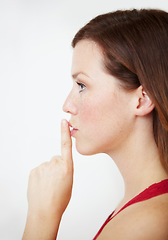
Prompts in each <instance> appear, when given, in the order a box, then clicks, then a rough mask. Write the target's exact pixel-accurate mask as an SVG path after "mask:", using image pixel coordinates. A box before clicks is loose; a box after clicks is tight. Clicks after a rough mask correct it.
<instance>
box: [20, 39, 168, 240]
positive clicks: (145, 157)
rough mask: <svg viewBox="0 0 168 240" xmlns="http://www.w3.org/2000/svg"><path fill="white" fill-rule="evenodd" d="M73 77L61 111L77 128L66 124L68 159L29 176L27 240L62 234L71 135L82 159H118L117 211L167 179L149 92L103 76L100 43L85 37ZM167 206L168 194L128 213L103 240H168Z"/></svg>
mask: <svg viewBox="0 0 168 240" xmlns="http://www.w3.org/2000/svg"><path fill="white" fill-rule="evenodd" d="M81 56H82V57H81ZM72 78H73V88H72V90H71V92H70V94H69V96H68V97H67V99H66V101H65V103H64V106H63V110H64V111H65V112H67V113H70V115H71V118H70V123H69V125H71V126H72V127H73V128H75V131H74V130H73V131H71V132H70V129H69V126H68V123H67V121H66V120H64V121H63V122H62V125H61V129H62V130H61V132H62V144H61V146H62V155H61V156H60V157H55V158H54V159H52V160H51V161H50V162H48V163H45V164H42V165H41V166H39V167H37V168H36V169H34V170H33V171H32V173H31V174H30V179H29V187H28V203H29V209H28V217H27V224H26V227H25V232H24V235H23V240H30V239H31V240H35V239H36V240H38V239H40V240H52V239H55V238H56V236H57V232H58V228H59V224H60V221H61V217H62V214H63V212H64V211H65V209H66V207H67V205H68V202H69V200H70V197H71V191H72V183H73V161H72V142H71V135H72V136H73V137H74V138H75V140H76V148H77V150H78V152H80V153H81V154H83V155H91V154H96V153H100V152H103V153H106V154H108V155H109V156H110V157H111V158H112V159H113V160H114V161H115V162H116V164H117V166H118V168H119V170H120V171H121V174H122V175H123V178H124V181H125V196H124V198H123V200H122V202H121V203H120V204H119V206H118V207H117V209H116V210H115V211H116V212H117V211H118V210H119V209H120V208H121V207H122V206H123V205H124V204H125V203H126V202H127V201H129V200H130V199H131V198H133V197H134V196H135V195H137V194H138V193H140V192H141V191H143V190H144V189H145V188H146V187H148V186H149V185H151V184H153V183H155V182H159V181H161V180H162V179H165V178H168V174H167V172H166V170H165V169H164V168H163V166H162V165H161V163H160V159H159V153H158V149H157V146H156V144H155V141H154V136H153V116H152V110H153V108H154V105H153V103H152V101H151V100H150V98H147V97H146V94H145V92H144V89H143V87H142V86H140V87H139V88H137V89H135V90H132V91H126V90H124V89H123V88H122V87H121V85H120V83H119V80H118V79H116V78H114V77H113V76H111V75H109V74H108V73H107V72H106V71H105V69H104V67H103V55H102V53H101V49H100V48H99V46H98V45H97V44H96V43H94V42H92V41H88V40H81V41H80V42H79V43H78V44H77V45H76V47H75V49H74V53H73V60H72ZM147 146H148V147H147ZM46 191H47V192H46ZM35 193H36V194H35ZM167 201H168V194H164V195H162V196H158V197H155V198H152V199H150V200H146V201H145V202H141V203H137V204H134V205H132V206H130V207H128V208H126V209H125V210H124V211H122V212H120V213H119V214H118V215H117V216H116V217H115V218H114V219H113V220H112V221H110V222H109V223H108V224H107V225H106V227H105V228H104V229H103V231H102V233H101V234H100V236H99V237H98V240H101V239H103V240H104V239H106V240H108V239H117V240H125V239H129V240H133V239H137V240H142V239H143V240H145V239H146V240H150V239H151V240H157V239H158V240H159V239H162V240H166V239H168V231H167V225H168V220H167V219H168V206H167ZM156 226H157V227H156Z"/></svg>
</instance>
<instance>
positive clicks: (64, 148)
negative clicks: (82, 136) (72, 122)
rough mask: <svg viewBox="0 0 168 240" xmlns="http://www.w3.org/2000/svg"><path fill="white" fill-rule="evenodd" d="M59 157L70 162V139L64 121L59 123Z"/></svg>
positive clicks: (68, 130)
mask: <svg viewBox="0 0 168 240" xmlns="http://www.w3.org/2000/svg"><path fill="white" fill-rule="evenodd" d="M61 156H62V159H63V160H65V161H71V160H72V139H71V134H70V129H69V125H68V122H67V121H66V120H65V119H63V120H62V121H61Z"/></svg>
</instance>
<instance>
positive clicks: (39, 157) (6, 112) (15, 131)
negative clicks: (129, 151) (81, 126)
mask: <svg viewBox="0 0 168 240" xmlns="http://www.w3.org/2000/svg"><path fill="white" fill-rule="evenodd" d="M143 7H148V8H161V9H163V10H166V11H167V10H168V3H167V2H166V1H165V0H163V1H162V0H160V1H157V2H156V1H153V0H141V1H139V0H138V1H136V0H129V1H127V0H125V1H124V0H118V1H112V0H103V1H97V0H92V1H91V0H85V1H80V0H55V1H51V0H45V1H44V0H22V1H21V0H20V1H19V0H6V1H5V0H4V1H3V0H0V240H10V239H12V240H19V239H21V237H22V233H23V230H24V225H25V220H26V212H27V196H26V194H27V183H28V176H29V172H30V170H31V169H32V168H33V167H35V166H37V165H39V164H40V163H42V162H44V161H49V160H50V159H51V157H52V156H53V155H55V154H60V121H61V119H62V118H64V117H66V118H67V119H69V116H67V115H66V114H64V113H63V112H62V104H63V102H64V100H65V98H66V96H67V94H68V92H69V90H70V88H71V84H72V83H71V82H72V81H71V75H70V68H71V56H72V49H71V40H72V38H73V36H74V34H75V33H76V31H77V30H78V29H79V28H80V27H82V26H83V25H84V24H86V23H87V22H88V21H89V20H90V19H91V18H93V17H95V16H96V15H98V14H101V13H105V12H109V11H113V10H116V9H128V8H143ZM73 152H74V164H75V177H74V189H73V195H72V199H71V202H70V205H69V207H68V209H67V211H66V213H65V214H64V216H63V219H62V222H61V226H60V231H59V235H58V240H79V239H80V240H91V239H92V238H93V236H94V235H95V234H96V232H97V231H98V229H99V227H100V225H101V224H102V223H103V221H104V220H105V219H106V217H107V216H108V215H109V214H110V213H111V212H112V211H113V209H114V208H115V207H116V205H117V204H118V203H119V201H120V200H121V198H122V196H123V192H124V184H123V180H122V178H121V176H120V174H119V172H118V170H117V168H116V166H115V165H114V163H113V161H112V160H111V159H110V158H109V157H108V156H106V155H103V154H99V155H96V156H91V157H84V156H81V155H79V154H78V153H77V152H76V150H75V148H74V147H73Z"/></svg>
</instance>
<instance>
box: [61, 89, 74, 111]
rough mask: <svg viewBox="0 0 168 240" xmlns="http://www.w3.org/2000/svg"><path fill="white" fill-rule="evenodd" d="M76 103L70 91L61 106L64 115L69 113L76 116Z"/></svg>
mask: <svg viewBox="0 0 168 240" xmlns="http://www.w3.org/2000/svg"><path fill="white" fill-rule="evenodd" d="M76 103H77V101H76V100H75V97H74V96H73V93H72V91H71V92H70V94H69V95H68V97H67V99H66V100H65V102H64V104H63V107H62V109H63V111H64V112H66V113H70V114H72V115H76V114H77V105H76Z"/></svg>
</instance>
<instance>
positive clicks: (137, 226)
mask: <svg viewBox="0 0 168 240" xmlns="http://www.w3.org/2000/svg"><path fill="white" fill-rule="evenodd" d="M167 226H168V194H164V195H161V196H158V197H155V198H152V199H150V200H146V201H144V202H140V203H136V204H133V205H131V206H129V207H128V208H126V209H124V210H123V211H121V212H120V213H119V214H118V215H117V216H116V217H114V218H113V219H112V220H111V221H110V222H109V223H108V224H107V225H106V227H105V228H104V229H103V231H102V233H101V235H100V237H99V238H98V240H102V239H106V240H110V239H117V240H127V239H128V240H135V239H136V240H160V239H162V240H167V239H168V227H167Z"/></svg>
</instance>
